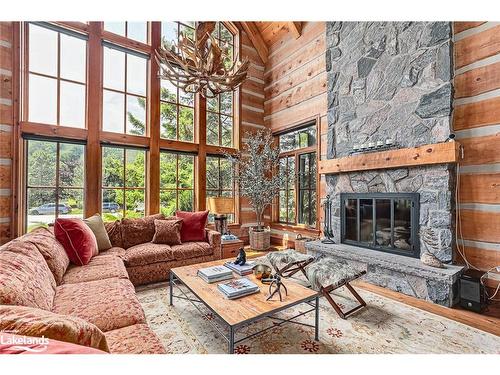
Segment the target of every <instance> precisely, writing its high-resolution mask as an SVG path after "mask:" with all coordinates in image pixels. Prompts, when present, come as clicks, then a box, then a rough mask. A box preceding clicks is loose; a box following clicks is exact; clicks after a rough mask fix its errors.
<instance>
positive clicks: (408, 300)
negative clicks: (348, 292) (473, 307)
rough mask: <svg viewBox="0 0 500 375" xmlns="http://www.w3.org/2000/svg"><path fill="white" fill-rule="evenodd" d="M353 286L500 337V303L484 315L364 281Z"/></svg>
mask: <svg viewBox="0 0 500 375" xmlns="http://www.w3.org/2000/svg"><path fill="white" fill-rule="evenodd" d="M352 284H353V285H355V286H357V287H359V288H361V289H365V290H368V291H370V292H373V293H376V294H379V295H381V296H384V297H387V298H390V299H393V300H395V301H398V302H402V303H404V304H407V305H410V306H413V307H416V308H419V309H422V310H425V311H427V312H430V313H433V314H436V315H440V316H443V317H445V318H448V319H452V320H455V321H457V322H460V323H463V324H466V325H469V326H471V327H474V328H477V329H480V330H482V331H486V332H489V333H493V334H494V335H497V336H500V303H499V302H495V303H492V304H490V305H489V306H488V307H487V308H486V309H485V311H484V312H483V313H482V314H478V313H475V312H472V311H468V310H464V309H462V308H460V307H453V308H449V307H444V306H440V305H436V304H434V303H431V302H428V301H423V300H420V299H417V298H415V297H410V296H407V295H405V294H402V293H398V292H394V291H392V290H389V289H386V288H383V287H380V286H376V285H372V284H369V283H367V282H364V281H356V282H353V283H352Z"/></svg>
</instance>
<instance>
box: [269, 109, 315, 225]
mask: <svg viewBox="0 0 500 375" xmlns="http://www.w3.org/2000/svg"><path fill="white" fill-rule="evenodd" d="M313 125H314V126H315V129H316V144H315V145H314V146H308V147H303V148H298V149H295V150H291V151H285V152H281V153H280V154H279V157H280V159H281V158H284V157H294V159H295V184H294V194H295V222H294V223H285V222H281V221H280V216H279V214H280V202H279V195H278V197H277V198H276V199H275V201H274V204H273V205H272V215H271V217H272V223H271V226H272V227H275V228H278V229H281V230H287V229H291V230H300V231H309V232H312V233H318V232H319V230H320V217H321V213H320V207H321V205H320V195H319V193H320V174H319V160H320V159H319V158H320V150H321V138H320V116H319V115H316V116H313V117H309V118H306V119H304V120H301V121H298V122H296V123H293V124H290V126H289V127H287V128H286V129H285V130H280V131H277V132H274V133H273V136H274V137H275V143H276V145H277V147H279V136H281V135H283V134H286V133H290V132H294V131H297V130H300V129H304V128H307V127H310V126H313ZM312 152H314V153H315V155H316V224H315V226H314V227H311V226H309V225H307V224H299V223H297V217H298V216H297V215H298V184H299V181H298V161H299V156H300V155H302V154H309V153H312ZM280 191H282V189H280ZM287 194H288V193H287ZM287 205H288V202H287Z"/></svg>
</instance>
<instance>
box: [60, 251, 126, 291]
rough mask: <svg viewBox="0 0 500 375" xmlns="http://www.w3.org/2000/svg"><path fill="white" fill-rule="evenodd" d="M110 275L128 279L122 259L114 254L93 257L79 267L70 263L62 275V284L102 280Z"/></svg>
mask: <svg viewBox="0 0 500 375" xmlns="http://www.w3.org/2000/svg"><path fill="white" fill-rule="evenodd" d="M111 277H117V278H119V279H128V273H127V270H126V269H125V265H124V264H123V260H121V259H120V258H118V257H117V256H115V255H102V256H97V257H93V258H92V259H91V260H90V262H89V264H87V265H85V266H82V267H79V266H74V265H71V266H70V267H69V268H68V271H67V272H66V274H65V275H64V278H63V282H62V283H63V284H76V283H83V282H85V281H94V280H104V279H109V278H111Z"/></svg>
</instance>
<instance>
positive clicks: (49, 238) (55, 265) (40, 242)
mask: <svg viewBox="0 0 500 375" xmlns="http://www.w3.org/2000/svg"><path fill="white" fill-rule="evenodd" d="M20 239H22V240H23V241H28V242H31V243H32V244H33V245H35V246H36V248H37V249H38V251H40V253H41V254H42V255H43V257H44V258H45V261H46V262H47V265H48V266H49V268H50V270H51V271H52V274H53V275H54V279H55V280H56V283H57V285H59V284H61V281H62V278H63V275H64V273H65V272H66V269H67V268H68V266H69V258H68V254H66V251H65V250H64V247H63V246H62V245H61V243H60V242H59V241H57V239H56V237H55V236H54V233H53V232H52V231H51V230H50V229H48V228H44V227H40V228H37V229H35V230H34V231H32V232H30V233H28V234H25V235H24V236H22V237H21V238H20Z"/></svg>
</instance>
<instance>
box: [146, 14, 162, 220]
mask: <svg viewBox="0 0 500 375" xmlns="http://www.w3.org/2000/svg"><path fill="white" fill-rule="evenodd" d="M150 37H151V39H150V40H151V57H150V61H149V76H148V81H149V85H148V88H149V95H148V108H149V110H148V115H149V116H148V119H149V121H148V123H149V126H148V128H149V158H148V163H147V171H148V173H147V176H148V184H147V191H146V202H147V204H146V212H147V213H148V214H149V215H151V214H156V213H158V212H160V79H159V78H158V69H159V67H158V63H157V62H156V59H155V58H154V53H155V51H156V49H157V48H158V47H159V46H160V43H161V22H151V33H150Z"/></svg>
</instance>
